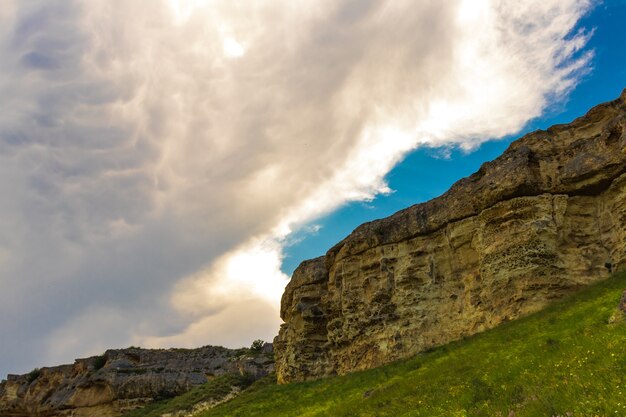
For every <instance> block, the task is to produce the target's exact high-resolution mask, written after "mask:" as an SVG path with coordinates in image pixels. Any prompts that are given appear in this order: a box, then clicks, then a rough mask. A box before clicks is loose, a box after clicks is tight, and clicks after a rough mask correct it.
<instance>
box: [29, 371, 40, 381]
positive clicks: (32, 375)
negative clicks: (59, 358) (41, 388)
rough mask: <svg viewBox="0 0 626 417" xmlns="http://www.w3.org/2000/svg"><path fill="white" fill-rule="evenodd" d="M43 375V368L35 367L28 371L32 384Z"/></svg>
mask: <svg viewBox="0 0 626 417" xmlns="http://www.w3.org/2000/svg"><path fill="white" fill-rule="evenodd" d="M39 375H41V369H39V368H35V369H33V370H32V371H30V372H29V373H28V383H29V384H32V383H33V382H34V381H35V380H36V379H37V378H39Z"/></svg>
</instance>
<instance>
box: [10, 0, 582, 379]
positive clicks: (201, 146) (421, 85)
mask: <svg viewBox="0 0 626 417" xmlns="http://www.w3.org/2000/svg"><path fill="white" fill-rule="evenodd" d="M147 4H148V3H147V2H146V1H144V0H126V1H111V0H92V1H90V2H88V3H83V2H78V1H62V0H39V1H32V2H28V4H26V2H20V1H18V0H6V1H5V2H4V3H3V7H2V10H0V58H1V59H0V94H1V95H2V97H3V100H4V102H3V105H4V109H3V112H0V192H1V193H2V195H3V196H7V198H4V199H2V201H0V212H1V213H2V214H3V216H2V217H1V218H0V226H1V228H0V230H1V231H2V232H1V233H0V265H2V269H1V271H2V272H1V275H0V284H1V285H2V288H7V290H6V291H3V292H2V294H0V314H2V315H3V316H4V317H12V318H13V319H12V320H9V321H7V323H3V324H2V326H3V327H2V328H0V331H1V332H2V333H3V334H14V335H18V336H14V337H12V338H11V342H10V343H7V344H6V345H4V346H2V347H0V357H2V358H11V359H9V360H10V361H11V363H13V364H15V365H11V366H14V367H16V368H21V370H26V369H28V368H29V367H30V368H32V366H33V365H42V364H45V363H47V362H59V361H67V360H69V359H71V358H73V357H74V356H76V355H83V354H89V353H98V352H99V350H101V349H102V347H103V346H110V345H114V344H125V343H127V344H131V343H134V344H144V345H147V346H170V345H178V346H193V345H197V344H225V345H231V346H232V345H237V344H239V345H247V344H249V342H250V341H251V340H253V339H257V338H264V339H266V340H268V339H270V338H271V337H272V336H273V334H274V333H275V332H276V330H277V326H278V324H279V321H280V320H279V318H278V307H279V306H278V300H279V299H280V296H281V293H282V288H283V287H284V285H285V284H286V282H287V279H288V277H286V276H285V275H284V274H283V273H282V272H281V271H280V265H281V262H282V258H283V256H284V254H283V251H284V247H285V245H286V244H287V243H288V241H289V235H290V233H292V232H293V231H296V230H298V229H299V228H301V227H303V225H305V224H306V223H308V222H310V221H312V220H314V219H315V218H318V217H319V216H321V215H323V214H326V213H329V212H331V211H332V210H334V209H336V208H337V207H339V206H341V205H343V204H345V203H347V202H350V201H361V200H371V199H373V198H374V197H375V196H376V195H377V194H380V193H387V192H389V191H390V190H389V188H388V186H387V184H386V182H385V180H384V178H385V175H386V174H387V173H388V172H389V171H390V170H391V169H392V168H393V167H394V165H395V164H397V163H398V162H399V161H400V160H401V159H402V158H403V157H404V156H405V155H406V153H407V152H409V151H410V150H412V149H415V148H416V147H418V146H460V147H463V148H465V149H472V148H474V147H476V146H477V145H478V144H480V143H481V142H482V141H484V140H487V139H489V138H494V137H501V136H503V135H506V134H509V133H513V132H516V131H518V130H519V129H521V128H522V127H523V125H524V124H525V123H526V122H528V120H530V119H532V118H534V117H537V116H539V115H540V114H541V112H542V111H543V110H544V109H545V107H546V106H547V105H548V103H549V102H551V101H554V100H558V99H560V98H562V97H563V96H564V95H565V94H567V93H568V92H569V91H570V90H571V89H572V87H573V86H574V85H575V83H576V81H577V80H578V78H579V77H580V75H581V74H583V73H584V71H585V70H587V68H588V67H589V60H590V58H591V56H590V55H589V54H581V53H580V51H581V49H582V48H583V47H584V45H585V44H586V42H587V39H588V36H589V34H588V33H587V32H579V33H572V31H573V30H574V28H575V25H576V23H577V21H578V20H579V19H580V17H581V16H582V15H583V14H584V13H585V11H586V10H587V9H588V7H589V2H587V1H584V0H565V1H564V0H528V1H524V2H508V1H504V0H492V1H489V0H481V1H467V0H463V1H461V0H457V1H449V2H441V1H438V0H425V1H420V2H415V1H409V0H393V1H391V0H389V1H369V0H365V1H351V0H341V1H336V0H333V1H331V0H321V1H320V0H315V1H313V0H311V1H301V2H293V1H290V0H289V1H288V0H271V1H270V0H267V1H257V2H246V1H232V0H229V1H226V0H224V1H222V0H212V1H211V0H167V1H166V0H162V1H154V2H149V6H147ZM234 58H236V59H234ZM25 299H29V300H31V301H32V305H33V307H32V309H31V310H29V311H28V312H25V313H21V302H19V300H25ZM111 311H115V312H121V313H119V314H118V313H116V314H108V313H106V312H111ZM18 312H20V314H18ZM109 316H110V318H107V317H109ZM120 317H123V318H124V320H120ZM93 323H97V324H98V326H99V327H102V328H105V329H107V334H98V333H97V332H92V331H89V332H88V333H89V337H88V338H75V337H69V336H68V335H76V334H83V332H86V331H87V330H86V329H87V328H88V327H89V326H90V325H91V324H93ZM24 329H26V330H24ZM92 333H93V334H92ZM42 338H43V339H44V340H43V341H42ZM34 340H37V341H38V343H33V341H34ZM69 340H71V343H69V342H68V341H69ZM21 346H30V347H29V348H28V349H22V348H21ZM29 357H31V358H32V357H39V358H42V360H43V361H46V362H44V363H40V364H32V363H30V362H28V358H29ZM11 363H9V362H7V363H5V364H0V368H2V369H3V370H4V368H5V367H8V366H9V365H10V364H11ZM11 370H16V369H13V368H11Z"/></svg>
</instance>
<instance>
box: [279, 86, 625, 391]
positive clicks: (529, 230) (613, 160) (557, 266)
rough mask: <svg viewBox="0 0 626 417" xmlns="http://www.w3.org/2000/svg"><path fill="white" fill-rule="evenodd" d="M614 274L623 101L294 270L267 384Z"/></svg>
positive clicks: (434, 338)
mask: <svg viewBox="0 0 626 417" xmlns="http://www.w3.org/2000/svg"><path fill="white" fill-rule="evenodd" d="M625 268H626V90H625V91H624V93H622V96H621V97H620V98H619V99H617V100H615V101H612V102H609V103H605V104H602V105H599V106H597V107H595V108H593V109H592V110H591V111H589V113H587V114H586V115H585V116H583V117H581V118H579V119H576V120H575V121H574V122H572V123H570V124H567V125H557V126H553V127H551V128H549V129H548V130H545V131H544V130H541V131H536V132H533V133H530V134H528V135H526V136H524V137H522V138H521V139H518V140H517V141H515V142H513V143H512V144H511V145H510V146H509V148H508V149H507V150H506V151H505V152H504V153H503V154H502V155H501V156H500V157H499V158H497V159H496V160H494V161H492V162H487V163H485V164H483V166H482V167H481V168H480V170H479V171H478V172H476V173H475V174H473V175H471V176H470V177H468V178H465V179H462V180H460V181H458V182H457V183H456V184H454V185H453V186H452V187H451V189H450V190H449V191H448V192H446V193H445V194H443V195H442V196H440V197H438V198H435V199H433V200H431V201H428V202H426V203H424V204H418V205H415V206H412V207H410V208H407V209H405V210H402V211H400V212H398V213H396V214H394V215H392V216H390V217H388V218H385V219H381V220H377V221H373V222H370V223H366V224H363V225H361V226H359V227H358V228H357V229H356V230H354V232H352V234H350V235H349V236H348V237H347V238H345V239H344V240H343V241H342V242H340V243H339V244H337V245H336V246H335V247H333V248H332V249H330V250H329V251H328V252H327V253H326V255H325V256H323V257H321V258H317V259H313V260H310V261H306V262H304V263H303V264H302V265H300V266H299V267H298V269H297V270H296V271H295V272H294V274H293V277H292V279H291V282H290V283H289V285H288V286H287V288H286V289H285V293H284V295H283V298H282V305H281V317H282V319H283V320H284V322H285V323H284V324H283V325H282V326H281V329H280V333H279V335H278V336H277V337H276V339H275V341H274V346H275V350H276V371H277V377H278V381H279V382H281V383H285V382H290V381H300V380H306V379H314V378H318V377H322V376H325V375H332V374H345V373H347V372H350V371H353V370H358V369H366V368H372V367H375V366H379V365H381V364H384V363H387V362H390V361H393V360H396V359H400V358H405V357H408V356H411V355H414V354H416V353H418V352H420V351H423V350H425V349H429V348H431V347H434V346H438V345H441V344H444V343H447V342H450V341H452V340H456V339H460V338H463V337H465V336H468V335H471V334H474V333H477V332H480V331H483V330H485V329H489V328H492V327H494V326H496V325H498V324H499V323H502V322H504V321H507V320H512V319H515V318H518V317H520V316H523V315H526V314H529V313H531V312H534V311H537V310H539V309H541V308H543V307H544V306H546V304H548V303H549V302H550V301H551V300H552V299H555V298H559V297H561V296H563V295H565V294H567V293H571V292H572V291H574V290H576V289H578V288H580V287H582V286H584V285H587V284H589V283H591V282H594V281H598V280H601V279H604V278H606V277H608V276H609V274H610V272H612V271H615V270H619V269H625Z"/></svg>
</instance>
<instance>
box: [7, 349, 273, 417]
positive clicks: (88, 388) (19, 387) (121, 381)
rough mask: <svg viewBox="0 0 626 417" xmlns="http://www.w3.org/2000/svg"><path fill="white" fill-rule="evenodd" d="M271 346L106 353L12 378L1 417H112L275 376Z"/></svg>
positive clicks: (124, 350) (121, 350) (9, 381)
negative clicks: (226, 383) (215, 384)
mask: <svg viewBox="0 0 626 417" xmlns="http://www.w3.org/2000/svg"><path fill="white" fill-rule="evenodd" d="M273 363H274V361H273V353H272V345H271V344H267V345H266V346H264V348H263V351H262V352H258V353H255V354H254V355H252V354H251V352H250V351H249V350H247V349H239V350H232V349H226V348H223V347H215V346H205V347H202V348H198V349H167V350H164V349H157V350H151V349H139V348H129V349H120V350H107V351H106V352H105V354H104V355H103V356H101V357H91V358H86V359H77V360H76V361H75V363H74V364H73V365H61V366H55V367H50V368H42V369H41V370H39V371H38V372H33V373H31V374H30V375H29V374H27V375H9V378H8V380H7V381H3V382H2V383H1V384H0V416H2V417H44V416H45V417H57V416H59V417H61V416H68V417H69V416H73V417H113V416H118V415H120V414H121V413H123V412H125V411H128V410H132V409H135V408H140V407H143V406H145V405H146V404H148V403H150V402H152V401H154V400H155V399H159V398H164V397H165V398H167V397H173V396H175V395H180V394H182V393H184V392H187V391H189V390H190V389H191V388H193V387H194V386H197V385H200V384H203V383H205V382H207V380H208V379H210V378H212V377H214V376H219V375H223V374H226V373H234V374H249V375H251V376H253V377H261V376H265V375H267V374H268V373H269V372H271V371H273Z"/></svg>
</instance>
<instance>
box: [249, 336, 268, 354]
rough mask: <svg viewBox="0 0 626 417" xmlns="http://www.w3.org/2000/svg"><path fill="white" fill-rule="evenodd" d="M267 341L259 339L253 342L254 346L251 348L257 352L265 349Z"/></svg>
mask: <svg viewBox="0 0 626 417" xmlns="http://www.w3.org/2000/svg"><path fill="white" fill-rule="evenodd" d="M264 345H265V342H264V341H263V340H261V339H257V340H255V341H254V342H252V346H250V350H254V351H255V352H260V351H261V349H263V346H264Z"/></svg>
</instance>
